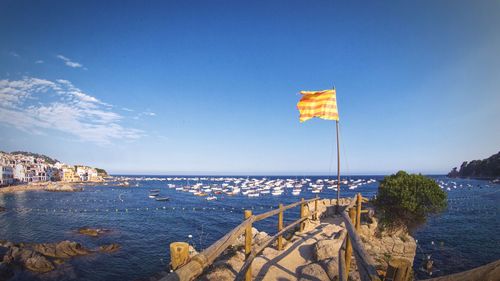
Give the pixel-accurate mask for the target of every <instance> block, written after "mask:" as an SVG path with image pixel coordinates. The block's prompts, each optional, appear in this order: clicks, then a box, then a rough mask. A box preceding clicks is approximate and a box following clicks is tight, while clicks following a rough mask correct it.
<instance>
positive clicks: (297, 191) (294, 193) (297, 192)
mask: <svg viewBox="0 0 500 281" xmlns="http://www.w3.org/2000/svg"><path fill="white" fill-rule="evenodd" d="M299 194H300V190H294V191H292V195H294V196H297V195H299Z"/></svg>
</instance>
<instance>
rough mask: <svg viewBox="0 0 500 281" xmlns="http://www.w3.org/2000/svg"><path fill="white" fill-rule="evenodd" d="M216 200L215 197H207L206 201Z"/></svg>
mask: <svg viewBox="0 0 500 281" xmlns="http://www.w3.org/2000/svg"><path fill="white" fill-rule="evenodd" d="M212 200H217V196H208V197H207V201H212Z"/></svg>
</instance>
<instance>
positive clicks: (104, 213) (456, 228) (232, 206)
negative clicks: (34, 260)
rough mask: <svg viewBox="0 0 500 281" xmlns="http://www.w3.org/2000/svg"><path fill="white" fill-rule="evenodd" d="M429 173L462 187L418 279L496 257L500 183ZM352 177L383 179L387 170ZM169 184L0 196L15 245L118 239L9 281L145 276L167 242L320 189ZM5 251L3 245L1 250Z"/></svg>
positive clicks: (271, 225) (435, 228) (163, 261)
mask: <svg viewBox="0 0 500 281" xmlns="http://www.w3.org/2000/svg"><path fill="white" fill-rule="evenodd" d="M134 177H137V176H134ZM147 177H157V178H160V177H161V176H147ZM168 177H169V178H174V177H175V176H168ZM191 177H192V176H191ZM231 177H234V176H231ZM432 177H434V178H435V179H436V180H438V181H442V182H444V183H448V184H449V183H450V182H451V181H453V182H455V183H456V186H458V187H457V188H451V189H450V190H446V188H445V191H446V192H447V193H448V207H447V209H446V210H445V211H444V212H442V213H440V214H436V215H433V216H431V217H429V218H428V220H427V222H426V223H425V224H424V225H422V226H421V227H419V228H418V229H416V230H415V232H414V233H413V236H414V237H415V239H416V240H417V256H416V258H415V262H414V270H415V274H416V278H417V279H426V278H429V277H435V276H441V275H447V274H451V273H455V272H460V271H464V270H468V269H471V268H474V267H477V266H481V265H484V264H486V263H489V262H492V261H495V260H497V259H500V235H498V231H499V230H500V220H499V208H500V192H499V191H500V185H498V184H493V183H491V182H488V181H482V180H473V179H448V178H446V177H444V176H432ZM163 178H167V177H163ZM245 178H246V176H245ZM250 178H263V177H255V176H254V177H250ZM265 178H268V179H274V178H283V179H286V178H292V179H301V178H303V177H290V176H287V177H270V176H267V177H265ZM307 178H310V179H312V180H315V179H317V178H328V177H324V176H319V177H311V176H309V177H307ZM348 178H350V179H364V180H367V179H376V180H381V179H382V178H383V177H381V176H352V177H348ZM168 183H172V184H176V185H177V186H180V185H185V184H186V181H185V180H182V181H169V182H167V181H161V180H138V181H130V186H129V187H119V186H109V185H108V186H104V185H97V186H86V187H84V190H83V191H82V192H74V193H66V192H45V191H31V192H22V193H14V194H0V206H4V207H5V208H7V211H5V212H2V213H0V240H8V241H13V242H16V243H17V242H36V243H46V242H59V241H62V240H71V241H77V242H79V243H81V244H82V245H83V246H84V247H86V248H89V249H96V248H97V247H99V246H100V245H104V244H110V243H118V244H120V246H121V249H120V250H119V251H117V252H115V253H107V254H104V253H95V254H91V255H87V256H81V257H75V258H73V259H70V260H68V261H66V262H65V263H64V264H62V265H60V266H59V267H58V268H57V269H56V270H54V271H52V272H48V273H44V274H34V273H30V272H29V271H16V273H15V276H14V277H13V278H12V279H11V280H19V281H21V280H22V281H25V280H61V281H62V280H89V281H90V280H108V281H109V280H145V279H147V278H149V277H151V276H154V275H155V274H157V273H158V272H160V271H163V270H166V269H167V268H168V264H169V244H170V243H172V242H175V241H185V242H188V243H190V244H191V245H194V246H195V248H196V249H197V250H202V249H204V248H206V247H208V246H209V245H210V244H212V243H213V242H215V241H216V240H217V239H219V238H221V237H222V236H223V235H224V234H225V233H227V232H228V231H230V230H231V229H232V228H233V227H235V226H236V225H238V224H239V223H240V222H241V221H242V219H243V212H244V210H246V209H250V210H252V211H253V213H254V214H258V213H263V212H266V211H269V210H272V209H275V208H277V206H278V204H279V203H283V204H290V203H293V202H296V201H298V200H300V198H305V199H310V198H313V197H315V196H316V194H313V193H312V192H311V191H310V190H306V189H305V188H304V189H303V191H302V193H301V194H300V196H293V195H292V194H291V189H287V190H286V192H285V193H284V194H283V195H281V196H272V195H270V194H269V195H261V196H259V197H253V198H249V197H247V196H244V195H241V194H240V195H236V196H222V195H221V196H218V199H217V200H214V201H207V200H206V197H198V196H193V194H192V193H188V192H182V191H176V190H175V189H173V188H168V187H167V184H168ZM206 183H207V184H210V183H213V182H206ZM460 185H461V186H462V187H460ZM377 188H378V181H377V182H374V183H370V184H367V185H363V186H360V187H359V188H357V189H355V190H349V189H347V188H343V189H342V190H341V197H352V196H354V195H355V193H357V192H361V193H362V195H363V196H365V197H373V196H375V195H376V192H377ZM152 189H160V196H166V197H169V198H170V200H169V201H163V202H161V201H155V200H154V199H151V198H149V197H148V194H149V192H150V190H152ZM318 195H319V196H320V197H321V198H336V192H335V191H334V190H328V189H323V191H322V192H321V193H319V194H318ZM298 217H299V210H298V208H295V209H292V210H289V211H287V212H285V222H291V221H294V220H295V219H297V218H298ZM81 227H98V228H104V229H109V230H110V232H109V233H107V234H105V235H103V236H101V237H87V236H83V235H80V234H78V233H77V230H78V229H79V228H81ZM255 227H257V228H258V229H259V230H263V231H266V232H268V233H270V234H273V233H275V232H276V227H277V218H276V217H272V218H269V219H267V220H264V221H261V222H258V223H256V224H255ZM4 253H5V251H4V252H0V255H3V254H4ZM426 259H432V260H433V261H434V269H433V272H432V275H429V273H428V272H427V271H425V270H423V269H422V263H423V262H424V261H425V260H426Z"/></svg>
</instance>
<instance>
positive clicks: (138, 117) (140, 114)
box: [132, 110, 156, 120]
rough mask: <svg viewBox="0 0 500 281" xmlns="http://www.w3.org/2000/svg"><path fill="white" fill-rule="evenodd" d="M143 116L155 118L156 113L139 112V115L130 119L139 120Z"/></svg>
mask: <svg viewBox="0 0 500 281" xmlns="http://www.w3.org/2000/svg"><path fill="white" fill-rule="evenodd" d="M143 116H151V117H152V116H156V113H154V112H151V111H149V110H148V111H144V112H140V113H139V114H137V115H136V116H134V117H132V118H133V119H134V120H139V119H141V118H142V117H143Z"/></svg>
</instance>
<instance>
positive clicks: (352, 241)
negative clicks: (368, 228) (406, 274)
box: [339, 193, 381, 281]
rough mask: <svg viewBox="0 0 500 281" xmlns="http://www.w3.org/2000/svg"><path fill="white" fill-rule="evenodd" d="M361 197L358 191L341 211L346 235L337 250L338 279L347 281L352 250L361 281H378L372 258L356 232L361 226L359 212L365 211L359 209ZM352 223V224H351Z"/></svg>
mask: <svg viewBox="0 0 500 281" xmlns="http://www.w3.org/2000/svg"><path fill="white" fill-rule="evenodd" d="M362 201H363V197H362V196H361V194H360V193H358V194H357V195H356V196H354V198H353V200H351V203H350V204H349V205H348V206H347V207H346V208H345V209H344V210H343V211H341V213H340V214H341V215H342V218H343V219H344V221H345V226H346V229H347V233H348V234H347V235H346V237H345V239H344V242H343V243H342V246H341V247H340V250H339V280H340V281H347V278H348V275H349V269H350V265H351V258H352V254H353V252H354V257H355V258H356V265H357V267H358V273H359V276H360V278H361V280H362V281H380V280H381V279H380V277H379V276H378V274H377V271H376V269H375V262H374V260H373V258H372V257H371V256H370V255H369V254H368V253H367V252H366V251H365V249H364V247H363V243H362V241H361V239H360V238H359V235H358V234H357V231H359V228H360V226H361V214H362V213H366V212H367V211H364V210H361V204H362ZM353 224H354V225H353Z"/></svg>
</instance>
